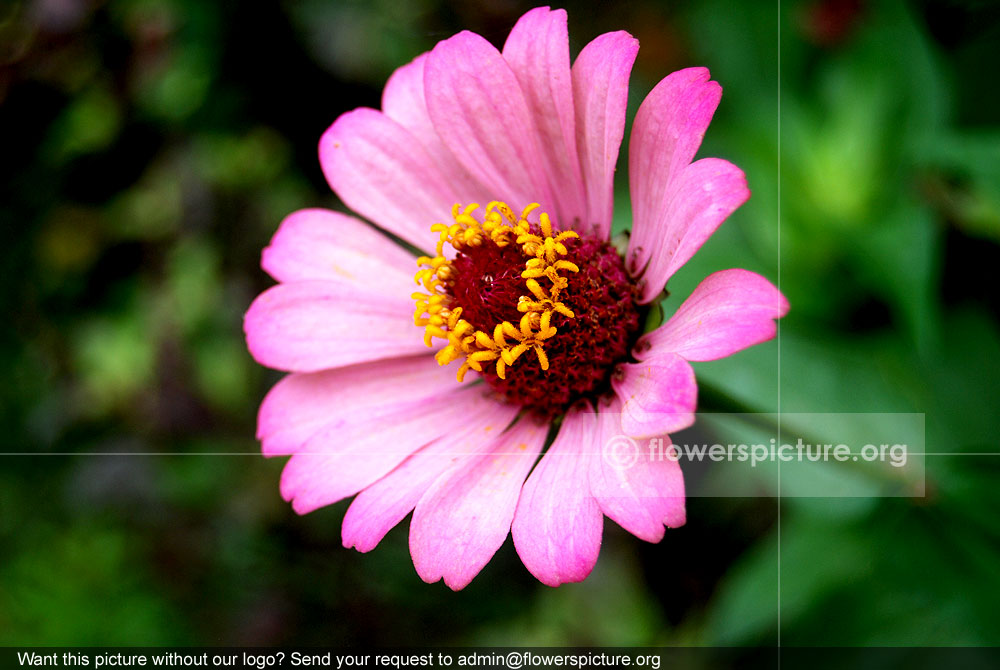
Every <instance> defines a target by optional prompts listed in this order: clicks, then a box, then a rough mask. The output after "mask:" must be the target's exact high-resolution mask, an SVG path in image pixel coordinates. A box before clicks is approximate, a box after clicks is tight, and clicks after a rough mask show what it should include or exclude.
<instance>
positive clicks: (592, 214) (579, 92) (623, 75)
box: [572, 32, 639, 238]
mask: <svg viewBox="0 0 1000 670" xmlns="http://www.w3.org/2000/svg"><path fill="white" fill-rule="evenodd" d="M638 52H639V41H638V40H636V39H635V38H634V37H632V36H631V35H629V34H628V33H626V32H615V33H606V34H604V35H601V36H600V37H598V38H597V39H595V40H594V41H593V42H591V43H590V44H588V45H587V46H585V47H584V48H583V51H581V52H580V55H579V56H577V58H576V62H574V63H573V75H572V76H573V98H574V104H575V108H576V144H577V148H578V149H579V152H580V165H581V167H582V169H583V181H584V184H585V188H586V194H587V218H586V223H587V224H589V225H590V226H591V230H592V231H593V233H594V234H595V235H598V236H600V237H603V238H606V237H608V235H609V234H610V232H611V218H612V215H613V209H614V191H615V164H616V163H617V162H618V149H619V147H621V143H622V137H623V136H624V135H625V112H626V108H627V106H628V78H629V74H630V73H631V71H632V63H634V62H635V56H636V54H637V53H638Z"/></svg>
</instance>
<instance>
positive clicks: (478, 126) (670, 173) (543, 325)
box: [245, 7, 788, 589]
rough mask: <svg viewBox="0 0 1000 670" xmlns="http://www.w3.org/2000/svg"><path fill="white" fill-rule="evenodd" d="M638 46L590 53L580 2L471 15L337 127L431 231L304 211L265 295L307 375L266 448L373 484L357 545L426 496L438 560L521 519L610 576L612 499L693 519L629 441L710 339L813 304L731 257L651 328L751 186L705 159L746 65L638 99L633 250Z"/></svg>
mask: <svg viewBox="0 0 1000 670" xmlns="http://www.w3.org/2000/svg"><path fill="white" fill-rule="evenodd" d="M638 46H639V45H638V42H637V41H636V40H635V39H633V38H632V37H631V36H630V35H628V34H627V33H624V32H613V33H607V34H605V35H601V36H600V37H598V38H597V39H595V40H594V41H592V42H591V43H590V44H588V45H587V46H586V47H584V49H583V50H582V51H581V53H580V54H579V56H577V58H576V60H575V62H573V64H572V66H571V65H570V55H569V46H568V37H567V32H566V14H565V12H564V11H562V10H554V11H553V10H550V9H549V8H547V7H541V8H537V9H533V10H531V11H529V12H528V13H527V14H525V15H524V16H523V17H521V19H520V20H519V21H518V22H517V24H516V25H515V26H514V28H513V30H512V31H511V34H510V36H509V37H508V39H507V41H506V43H505V45H504V47H503V50H502V51H498V50H497V49H495V48H494V47H493V46H492V45H491V44H490V43H489V42H487V41H486V40H484V39H483V38H482V37H479V36H478V35H475V34H473V33H469V32H462V33H459V34H458V35H455V36H454V37H452V38H450V39H447V40H444V41H442V42H440V43H439V44H438V45H437V46H436V47H435V48H434V49H433V50H432V51H431V52H429V53H426V54H423V55H421V56H419V57H418V58H416V59H415V60H414V61H413V62H411V63H409V64H408V65H405V66H403V67H401V68H400V69H399V70H397V71H396V72H395V73H394V74H393V75H392V77H391V78H390V79H389V82H388V83H387V84H386V88H385V92H384V94H383V99H382V110H381V111H379V110H374V109H357V110H354V111H352V112H348V113H346V114H344V115H342V116H341V117H340V118H338V119H337V120H336V122H335V123H334V124H333V125H332V126H331V127H330V129H329V130H327V132H326V133H325V134H324V135H323V137H322V139H321V140H320V147H319V153H320V162H321V164H322V167H323V171H324V173H325V175H326V177H327V179H328V181H329V182H330V185H331V186H332V187H333V189H334V191H335V192H336V193H337V195H339V196H340V198H341V199H342V200H343V201H344V203H345V204H347V205H348V206H349V207H350V208H352V209H353V210H355V211H356V212H358V213H359V214H361V215H362V216H364V217H365V218H367V219H368V220H369V221H371V222H372V223H374V224H375V225H376V226H378V227H379V228H381V229H383V230H385V231H387V232H389V233H392V234H393V235H395V236H397V237H399V238H401V239H402V240H404V241H405V242H407V243H409V244H410V245H412V246H414V247H416V248H418V249H421V250H423V253H422V255H420V256H419V257H414V256H413V255H412V254H411V253H410V252H409V251H407V250H406V249H404V247H403V246H401V245H398V244H397V243H396V242H394V241H392V240H391V239H390V238H389V237H388V236H386V235H384V234H382V233H381V232H380V231H378V230H376V229H375V228H373V227H372V226H370V225H368V224H366V223H364V222H363V221H361V220H359V219H357V218H353V217H350V216H347V215H344V214H340V213H337V212H332V211H326V210H303V211H299V212H296V213H294V214H292V215H290V216H289V217H288V218H286V219H285V221H284V222H283V223H282V225H281V227H280V228H279V230H278V232H277V233H276V234H275V236H274V239H273V240H272V241H271V244H270V246H269V247H268V248H267V249H265V250H264V254H263V261H262V265H263V267H264V269H265V270H266V271H267V272H268V273H270V274H271V275H272V276H273V277H274V278H275V279H276V280H277V281H278V282H279V283H278V284H277V285H276V286H274V287H272V288H270V289H268V290H267V291H265V292H264V293H263V294H261V295H260V296H259V297H258V298H257V300H256V301H254V303H253V305H252V306H251V307H250V310H249V311H248V313H247V316H246V324H245V327H246V334H247V344H248V347H249V349H250V351H251V353H252V354H253V355H254V357H255V358H256V359H257V360H258V361H259V362H260V363H262V364H263V365H267V366H269V367H274V368H277V369H280V370H286V371H288V372H290V373H291V374H290V375H288V376H287V377H285V378H284V379H283V380H281V381H280V382H279V383H278V384H277V385H276V386H275V387H274V388H273V389H272V390H271V392H270V393H269V394H268V395H267V397H266V398H265V400H264V402H263V404H262V405H261V409H260V415H259V425H258V437H259V438H260V439H261V442H262V448H263V452H264V454H265V455H267V456H276V455H288V456H291V458H290V459H289V461H288V464H287V465H286V467H285V470H284V472H283V474H282V479H281V493H282V495H283V496H284V497H285V499H286V500H289V501H291V503H292V506H293V508H294V509H295V510H296V511H297V512H299V513H306V512H309V511H311V510H314V509H316V508H318V507H321V506H324V505H329V504H331V503H334V502H337V501H339V500H342V499H344V498H347V497H350V496H355V495H356V497H355V499H354V501H353V502H352V503H351V506H350V508H349V509H348V511H347V514H346V516H345V518H344V523H343V541H344V545H345V546H347V547H352V546H353V547H356V548H357V549H358V550H360V551H369V550H371V549H373V548H374V547H375V546H376V545H377V544H378V542H379V541H380V540H381V539H382V537H384V535H385V534H386V533H387V532H388V531H389V530H390V529H391V528H392V527H393V526H395V525H396V524H397V523H399V522H400V521H401V520H403V519H404V518H405V517H406V516H407V515H408V514H409V513H410V512H412V513H413V518H412V521H411V524H410V549H411V554H412V557H413V561H414V565H415V567H416V569H417V572H418V573H419V575H420V576H421V577H422V578H423V579H424V580H426V581H428V582H433V581H437V580H438V579H444V581H445V583H446V584H448V586H450V587H452V588H455V589H458V588H462V587H464V586H465V585H466V584H468V583H469V581H471V580H472V578H473V577H474V576H475V575H476V574H477V573H478V572H479V571H480V570H481V569H482V567H483V566H484V565H485V564H486V563H487V562H488V561H489V560H490V558H491V557H492V556H493V554H494V553H495V552H496V551H497V549H498V548H499V547H500V546H501V545H502V544H503V542H504V541H505V539H506V537H507V535H508V533H510V534H512V535H513V539H514V545H515V547H516V549H517V551H518V554H519V555H520V556H521V558H522V560H523V561H524V563H525V565H526V566H527V568H528V569H529V570H530V571H531V572H532V573H533V574H534V575H535V576H536V577H538V579H540V580H541V581H542V582H544V583H546V584H550V585H557V584H561V583H564V582H570V581H579V580H582V579H583V578H585V577H586V576H587V574H589V572H590V570H591V569H592V568H593V566H594V564H595V562H596V560H597V555H598V551H599V548H600V543H601V533H602V526H603V518H604V516H608V517H610V518H611V519H613V520H614V521H616V522H617V523H619V524H620V525H621V526H623V527H624V528H626V529H627V530H629V531H630V532H632V533H633V534H635V535H636V536H638V537H640V538H642V539H644V540H648V541H652V542H655V541H658V540H659V539H660V538H662V536H663V534H664V529H665V527H676V526H680V525H682V524H683V523H684V519H685V508H684V483H683V478H682V475H681V472H680V468H679V466H678V465H677V463H676V462H675V461H673V460H670V459H663V460H652V459H650V458H648V457H646V455H645V454H644V453H643V451H642V450H638V451H635V452H634V453H632V454H630V455H629V456H630V458H629V459H628V463H626V464H625V465H627V467H623V464H622V463H621V462H620V460H616V459H615V458H608V457H607V456H608V453H607V445H609V444H616V441H620V440H636V439H645V438H650V437H654V436H665V435H667V434H669V433H671V432H674V431H676V430H679V429H682V428H685V427H687V426H688V425H690V424H691V423H692V422H693V420H694V410H695V405H696V398H697V385H696V383H695V378H694V372H693V370H692V368H691V366H690V364H689V361H707V360H713V359H717V358H722V357H724V356H728V355H730V354H732V353H734V352H736V351H738V350H740V349H743V348H745V347H748V346H751V345H753V344H757V343H759V342H762V341H765V340H767V339H770V338H771V337H773V336H774V333H775V330H776V326H775V323H774V320H775V319H777V318H780V317H781V316H782V315H784V313H785V312H786V311H787V309H788V306H787V303H786V302H785V300H784V298H783V297H782V296H781V294H780V293H779V292H778V291H777V290H776V289H775V288H774V287H773V286H772V285H771V284H770V283H769V282H768V281H767V280H765V279H764V278H762V277H760V276H759V275H756V274H753V273H751V272H747V271H745V270H726V271H722V272H717V273H715V274H713V275H711V276H709V277H708V278H706V279H705V280H704V281H703V282H702V283H701V285H699V286H698V288H697V289H695V291H694V292H693V293H692V295H691V296H690V297H689V298H688V299H687V300H686V301H684V303H683V304H682V305H681V306H680V307H679V308H678V309H677V311H676V312H675V313H674V315H673V316H672V317H671V318H670V319H669V320H668V321H667V322H666V323H664V324H663V325H662V326H660V327H659V328H657V329H656V330H653V331H652V332H649V333H646V334H641V333H640V324H641V323H642V321H643V317H644V313H645V312H646V310H647V306H648V305H649V304H650V303H652V302H654V301H656V300H658V299H659V296H660V295H661V292H662V291H663V289H664V287H665V285H666V283H667V280H668V279H669V278H670V277H671V276H672V275H673V274H674V272H675V271H676V270H677V269H678V268H679V267H680V266H681V265H683V264H684V262H686V261H687V260H688V259H689V258H690V257H691V256H692V255H693V254H694V253H695V251H697V249H698V248H699V247H700V246H701V244H702V243H704V241H705V240H706V239H707V238H708V237H709V236H710V235H711V234H712V232H714V230H715V229H716V228H717V227H718V226H719V224H721V223H722V221H723V220H724V219H725V218H726V217H727V216H729V214H730V213H732V211H733V210H735V209H736V208H737V207H739V206H740V205H741V204H742V203H743V202H744V201H745V200H746V199H747V198H748V197H749V190H748V189H747V186H746V180H745V178H744V175H743V173H742V171H740V170H739V169H738V168H737V167H736V166H734V165H732V164H731V163H728V162H726V161H724V160H720V159H714V158H703V159H701V160H698V161H694V162H692V160H693V158H694V155H695V153H696V152H697V150H698V147H699V145H700V143H701V139H702V136H703V135H704V133H705V130H706V129H707V127H708V124H709V121H710V120H711V117H712V115H713V114H714V111H715V108H716V107H717V105H718V104H719V100H720V97H721V88H720V87H719V85H718V84H716V83H715V82H713V81H710V79H709V73H708V71H707V70H705V69H704V68H691V69H687V70H682V71H679V72H675V73H674V74H671V75H670V76H668V77H666V78H665V79H663V80H662V81H661V82H660V83H659V84H658V85H657V86H656V87H655V88H654V89H653V91H652V92H651V93H650V94H649V96H648V97H647V98H646V100H645V101H644V102H643V103H642V106H641V107H640V109H639V112H638V114H637V116H636V118H635V121H634V124H633V130H632V136H631V141H630V155H629V182H630V188H631V198H632V211H633V227H632V232H631V236H630V238H629V243H628V249H627V253H626V254H625V256H624V258H623V257H622V256H621V255H619V253H618V251H617V250H616V248H615V247H614V246H612V245H611V243H610V242H609V234H610V230H611V214H612V194H613V181H614V172H615V165H616V162H617V159H618V148H619V145H620V144H621V140H622V137H623V134H624V128H625V110H626V100H627V89H628V76H629V72H630V70H631V67H632V63H633V61H634V59H635V56H636V53H637V50H638ZM480 381H481V382H483V383H479V382H480ZM554 426H558V431H557V432H555V431H554V429H553V427H554ZM553 432H554V433H555V436H554V438H552V437H551V436H550V433H553Z"/></svg>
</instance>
